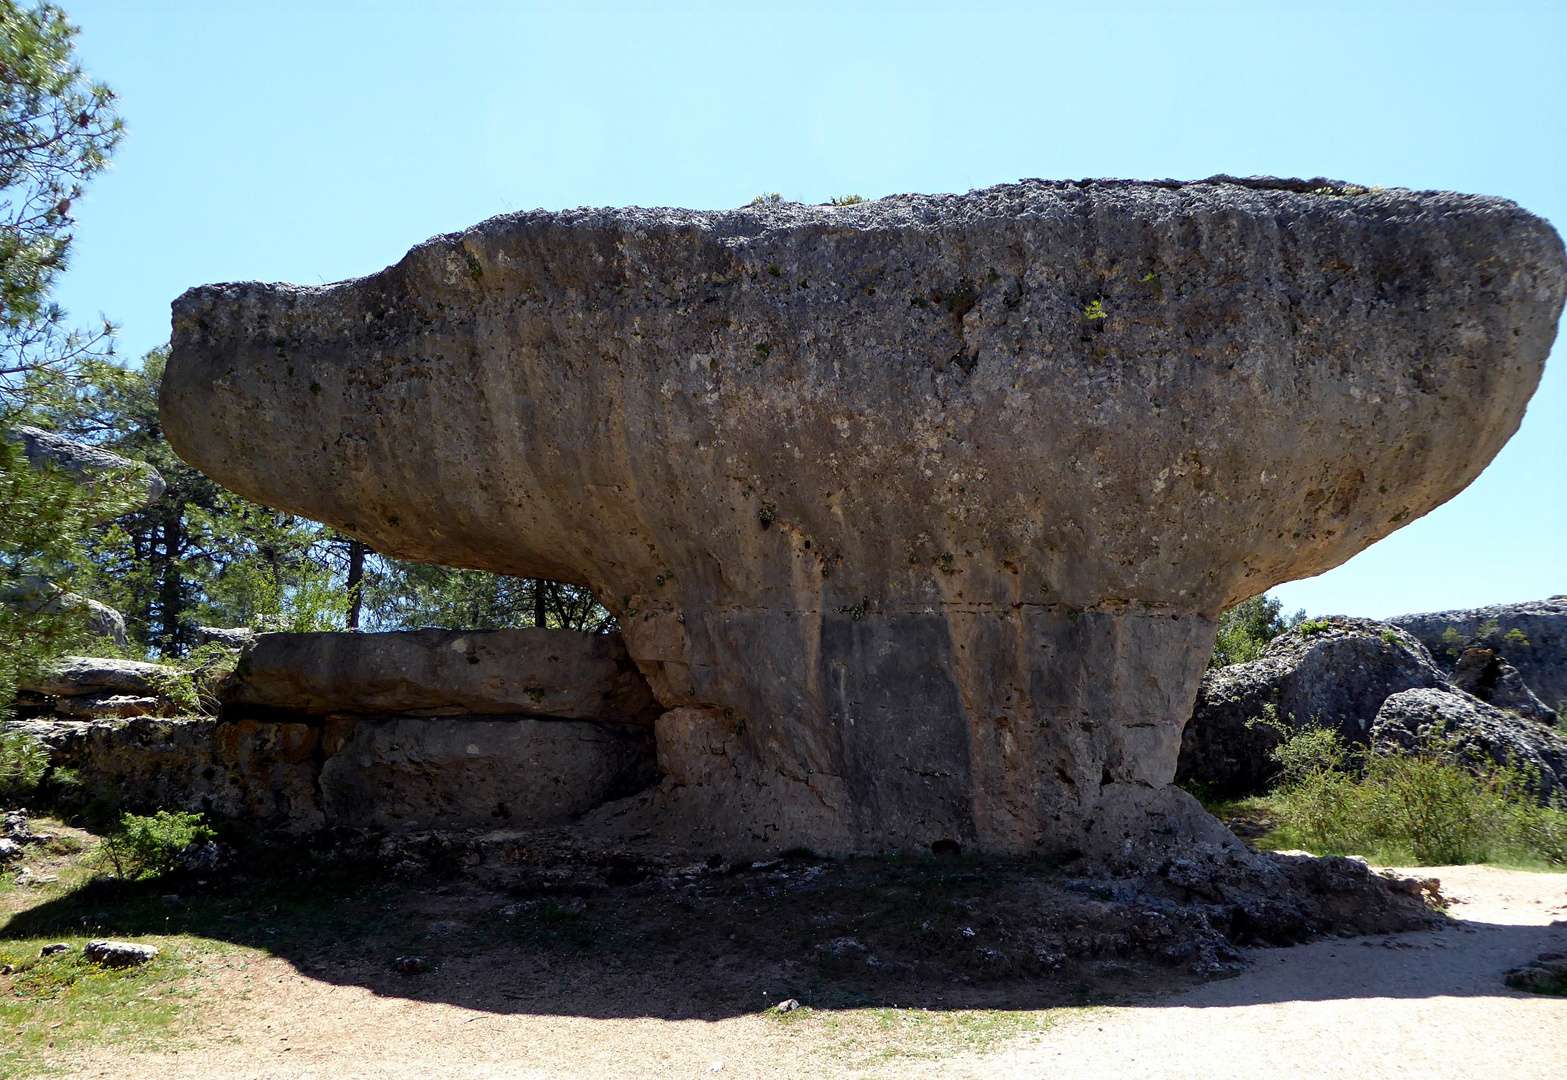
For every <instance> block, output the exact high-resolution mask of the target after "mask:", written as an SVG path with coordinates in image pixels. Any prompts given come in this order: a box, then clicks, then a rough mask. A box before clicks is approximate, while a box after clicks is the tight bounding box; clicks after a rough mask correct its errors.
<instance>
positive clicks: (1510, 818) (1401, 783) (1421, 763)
mask: <svg viewBox="0 0 1567 1080" xmlns="http://www.w3.org/2000/svg"><path fill="white" fill-rule="evenodd" d="M1273 756H1274V759H1275V760H1276V761H1278V762H1279V765H1280V767H1281V769H1282V776H1281V778H1280V781H1279V787H1278V789H1277V791H1276V793H1275V797H1274V802H1275V803H1276V805H1277V806H1278V809H1279V812H1280V818H1281V820H1280V824H1279V828H1278V829H1277V830H1276V831H1275V833H1274V834H1273V835H1272V836H1271V837H1270V840H1272V841H1274V842H1276V843H1283V844H1288V845H1291V846H1294V845H1298V846H1301V847H1305V848H1307V849H1308V850H1310V851H1313V852H1315V853H1317V854H1320V855H1347V854H1360V855H1364V856H1366V857H1368V858H1371V859H1374V860H1376V861H1379V862H1386V863H1395V864H1397V863H1414V864H1418V865H1423V866H1436V865H1448V864H1454V863H1472V862H1489V861H1496V860H1509V861H1520V860H1521V861H1537V862H1546V863H1551V864H1554V865H1567V809H1564V807H1563V806H1562V805H1561V804H1560V802H1559V801H1558V802H1557V803H1554V804H1551V805H1544V806H1542V805H1540V803H1539V801H1538V800H1537V799H1536V798H1535V796H1534V794H1533V791H1534V789H1535V786H1536V780H1537V778H1536V777H1532V776H1530V775H1529V774H1528V772H1527V771H1526V770H1523V769H1520V768H1516V767H1513V766H1499V765H1495V764H1476V763H1474V762H1472V761H1467V760H1465V759H1464V758H1463V756H1462V755H1461V754H1460V753H1459V750H1458V747H1457V746H1456V745H1455V744H1454V743H1452V742H1450V741H1447V740H1443V739H1439V738H1433V739H1428V740H1427V741H1426V742H1424V743H1422V744H1421V745H1420V746H1419V747H1418V748H1416V750H1414V751H1413V752H1408V753H1374V754H1358V753H1355V752H1353V751H1352V749H1351V748H1350V747H1349V746H1348V745H1346V744H1345V742H1344V741H1343V739H1342V738H1341V737H1340V736H1339V735H1338V733H1337V732H1335V731H1332V730H1330V729H1327V728H1324V727H1322V726H1320V725H1318V724H1311V725H1308V726H1307V727H1305V728H1302V729H1300V730H1299V731H1297V732H1295V733H1293V734H1291V735H1290V736H1289V737H1288V738H1286V739H1285V740H1284V741H1283V742H1282V743H1280V745H1279V746H1278V747H1277V748H1275V749H1274V751H1273Z"/></svg>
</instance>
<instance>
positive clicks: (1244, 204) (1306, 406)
mask: <svg viewBox="0 0 1567 1080" xmlns="http://www.w3.org/2000/svg"><path fill="white" fill-rule="evenodd" d="M1564 283H1567V271H1564V259H1563V250H1562V244H1561V241H1560V239H1559V237H1557V235H1556V234H1555V232H1554V231H1553V230H1552V229H1551V228H1550V226H1549V225H1547V224H1546V223H1544V222H1543V221H1540V220H1539V219H1537V218H1534V217H1532V216H1530V215H1529V214H1527V213H1525V212H1524V211H1522V210H1520V209H1519V208H1518V207H1516V206H1514V205H1513V204H1511V203H1508V202H1505V201H1503V200H1497V199H1485V198H1476V197H1470V196H1461V195H1454V194H1448V193H1414V192H1408V191H1385V192H1383V191H1373V192H1367V191H1365V190H1364V189H1358V188H1350V187H1346V186H1344V185H1337V184H1332V183H1329V182H1326V181H1307V182H1300V181H1273V180H1245V181H1235V180H1228V179H1223V178H1219V179H1216V180H1214V181H1209V182H1203V183H1196V184H1177V183H1173V182H1172V183H1163V184H1138V183H1122V182H1091V183H1081V184H1072V183H1045V182H1041V181H1029V182H1025V183H1022V184H1017V185H1009V186H1003V187H997V188H992V189H989V190H985V191H978V192H972V193H970V194H968V195H966V196H936V197H924V196H901V197H896V198H889V199H882V200H879V201H876V202H871V203H866V204H862V205H857V206H850V207H826V206H821V207H805V206H798V205H791V204H785V205H782V206H776V207H757V208H746V209H742V210H735V211H725V212H717V213H698V212H691V211H682V210H635V209H633V210H579V211H571V212H564V213H544V212H538V213H532V214H519V215H512V216H508V217H503V218H496V219H493V220H491V221H489V222H486V223H484V224H482V225H479V226H476V227H475V228H473V229H470V230H468V231H467V232H465V233H462V234H457V235H451V236H445V237H439V238H437V239H435V240H432V241H430V242H429V243H427V244H424V245H422V246H420V247H418V248H416V249H414V250H413V251H412V252H410V253H409V255H408V256H407V257H406V258H404V259H403V261H402V262H400V263H398V264H397V265H396V266H393V267H391V268H389V269H387V270H385V271H382V272H381V273H378V274H375V275H372V276H370V277H367V278H363V279H360V280H357V281H350V282H344V283H342V284H338V285H332V286H326V287H322V288H304V287H296V286H287V285H259V284H239V285H212V286H205V287H202V288H198V289H194V290H192V291H190V292H188V293H186V294H185V295H184V296H183V297H181V298H180V299H179V300H178V301H177V302H176V303H175V305H174V328H173V353H172V356H171V358H170V361H169V365H168V369H167V373H166V375H165V383H164V387H163V394H162V399H161V400H162V409H163V423H164V427H165V430H166V431H167V433H168V437H169V439H170V441H171V442H172V443H173V445H174V447H175V449H176V450H177V451H178V452H179V453H180V454H181V456H183V457H184V458H185V459H186V460H187V461H189V462H191V463H192V464H193V465H195V466H196V467H198V468H200V469H202V470H203V471H205V472H207V473H208V474H209V475H211V476H213V477H214V478H215V479H217V480H218V481H219V482H221V483H223V484H224V485H226V486H228V487H230V488H232V489H234V490H235V491H238V492H240V493H242V494H244V495H246V496H248V497H250V498H253V499H256V500H258V501H260V502H263V503H266V504H268V505H271V506H275V507H278V508H281V509H286V510H289V511H292V512H295V513H300V514H304V515H307V516H309V517H312V518H316V519H318V520H321V521H325V522H328V523H329V524H331V525H333V526H334V527H336V528H339V529H341V530H343V531H344V532H347V533H349V534H351V535H354V536H357V537H359V538H361V539H363V540H364V541H365V542H367V543H368V544H370V545H371V546H372V547H373V548H375V549H376V550H378V551H382V552H385V553H387V554H391V555H397V556H401V557H405V558H411V559H420V560H426V561H431V562H439V563H446V564H450V565H457V566H468V567H474V568H477V569H484V570H491V571H496V572H501V573H509V574H521V575H528V576H536V577H544V578H552V579H556V580H561V581H568V582H574V583H577V584H582V585H586V586H589V587H591V588H592V589H593V590H594V593H595V594H596V595H597V596H598V597H599V598H600V600H601V601H602V602H603V603H604V604H605V605H606V606H608V607H609V608H610V610H611V611H613V612H614V613H615V615H616V616H617V617H618V618H619V619H620V621H621V625H622V627H623V630H624V635H625V641H626V647H627V650H628V652H629V654H630V656H631V657H632V659H633V660H634V661H635V662H636V664H637V665H638V666H639V667H640V669H641V670H642V672H643V673H644V674H645V675H646V676H647V678H648V681H649V683H650V685H651V686H652V689H653V692H654V694H655V695H656V696H657V698H658V700H659V702H660V703H661V704H662V705H663V706H664V707H665V708H666V709H668V710H670V712H669V713H668V714H666V716H664V717H663V718H661V719H660V721H659V724H658V728H657V730H658V736H659V758H660V762H661V765H662V768H663V772H664V774H665V780H664V784H663V787H662V789H660V790H659V791H658V792H657V793H653V794H647V795H644V796H642V797H640V798H639V799H636V800H632V801H631V802H629V803H623V804H621V805H620V806H619V807H616V808H612V809H611V810H608V811H605V812H604V813H605V817H606V819H608V820H619V821H621V822H622V823H623V824H625V825H627V826H628V827H635V828H639V829H647V828H654V829H665V830H669V831H671V832H678V833H679V834H680V835H681V836H682V837H684V838H686V839H690V840H693V841H699V840H700V838H702V837H705V836H711V837H713V838H714V839H715V842H716V841H720V840H721V841H723V842H724V843H726V844H728V845H730V847H729V848H728V850H740V849H743V848H745V847H747V846H752V847H758V848H760V847H776V846H780V845H782V846H787V845H790V844H810V845H813V846H817V847H820V848H825V849H833V850H853V849H859V850H867V849H875V850H886V849H894V848H906V847H912V846H924V845H928V844H930V843H931V842H933V841H935V840H938V839H942V838H951V839H956V840H959V841H961V842H963V843H965V844H967V845H970V846H972V847H978V848H980V849H982V850H992V851H1008V852H1036V851H1066V850H1074V849H1076V850H1093V851H1100V852H1105V853H1115V854H1128V853H1131V852H1132V851H1133V849H1135V848H1137V847H1138V846H1139V845H1141V844H1144V843H1150V842H1161V841H1158V840H1157V838H1158V837H1164V838H1166V839H1168V838H1169V837H1175V836H1184V837H1187V838H1194V839H1200V838H1202V837H1204V836H1213V835H1217V834H1218V832H1219V828H1218V826H1217V824H1216V823H1213V822H1212V820H1211V819H1209V818H1207V817H1206V815H1203V814H1202V813H1201V812H1200V811H1199V810H1198V808H1197V807H1196V804H1195V803H1194V802H1193V801H1192V800H1190V799H1188V798H1187V797H1185V796H1184V795H1183V794H1182V793H1180V792H1179V791H1177V790H1176V789H1174V788H1172V787H1171V786H1170V780H1171V778H1172V776H1173V774H1174V769H1175V762H1176V755H1177V752H1178V748H1179V742H1180V738H1179V737H1180V729H1181V725H1182V723H1183V722H1184V720H1185V718H1186V717H1187V716H1188V715H1189V713H1190V708H1191V703H1192V699H1193V696H1194V694H1195V692H1196V687H1197V682H1198V678H1199V677H1200V675H1201V673H1202V670H1203V665H1204V662H1205V661H1206V659H1207V656H1208V653H1209V650H1210V648H1211V645H1212V638H1213V633H1214V619H1215V617H1216V615H1217V613H1218V612H1219V611H1220V610H1221V609H1222V608H1223V607H1224V606H1225V605H1226V604H1228V603H1231V602H1234V601H1237V600H1239V599H1242V598H1244V597H1247V596H1251V595H1254V594H1256V593H1259V592H1262V591H1263V590H1265V589H1267V588H1268V587H1269V586H1271V585H1274V584H1276V583H1278V582H1281V581H1285V580H1289V579H1291V578H1296V577H1301V576H1304V575H1309V574H1315V573H1319V572H1321V571H1323V570H1326V569H1328V568H1329V567H1331V566H1334V565H1336V564H1338V563H1340V562H1342V561H1344V560H1345V559H1347V558H1349V557H1350V556H1351V555H1353V554H1354V553H1355V552H1357V551H1359V550H1361V549H1362V548H1364V547H1365V546H1366V545H1368V544H1370V543H1372V542H1373V541H1375V540H1376V539H1378V538H1380V537H1382V536H1384V535H1386V534H1387V533H1389V532H1391V531H1393V530H1394V529H1396V528H1398V527H1399V526H1400V525H1402V524H1404V523H1406V522H1408V521H1410V520H1412V519H1414V518H1416V517H1418V516H1420V515H1421V514H1424V513H1426V512H1427V511H1429V510H1430V509H1431V508H1433V507H1435V506H1437V505H1438V504H1440V503H1441V502H1443V501H1445V500H1446V499H1448V498H1450V497H1451V496H1452V495H1454V494H1455V493H1456V492H1458V491H1459V490H1461V489H1462V488H1463V487H1464V486H1465V485H1466V484H1468V483H1469V481H1470V480H1472V479H1473V478H1474V477H1475V476H1476V475H1477V474H1478V473H1479V471H1480V470H1481V469H1482V468H1483V467H1484V466H1485V464H1486V463H1487V462H1488V461H1489V460H1490V459H1491V457H1492V456H1493V455H1494V454H1495V453H1496V451H1497V450H1498V449H1499V448H1500V447H1501V445H1502V444H1503V443H1504V442H1505V441H1506V440H1507V438H1508V437H1509V436H1510V435H1511V434H1512V432H1513V431H1514V430H1515V429H1516V427H1517V425H1518V422H1519V420H1520V418H1521V417H1522V415H1523V409H1524V406H1525V403H1526V402H1527V401H1528V399H1529V396H1530V394H1531V393H1532V392H1533V389H1534V387H1535V385H1536V383H1537V381H1538V379H1539V376H1540V372H1541V368H1542V365H1543V362H1544V357H1545V355H1546V354H1547V352H1548V351H1549V348H1550V344H1551V341H1552V339H1553V337H1554V335H1555V328H1556V321H1557V318H1558V316H1559V314H1560V311H1561V307H1562V299H1563V292H1564Z"/></svg>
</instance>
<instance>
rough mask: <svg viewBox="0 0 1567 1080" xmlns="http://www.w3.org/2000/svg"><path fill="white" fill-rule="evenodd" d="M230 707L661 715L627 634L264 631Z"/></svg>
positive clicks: (249, 651)
mask: <svg viewBox="0 0 1567 1080" xmlns="http://www.w3.org/2000/svg"><path fill="white" fill-rule="evenodd" d="M220 697H221V699H222V701H223V704H224V706H225V707H226V708H230V709H234V708H252V709H269V710H277V711H282V712H295V713H303V714H309V715H313V716H325V715H328V714H331V713H356V714H361V715H395V714H403V713H412V714H423V715H459V714H463V713H496V714H531V715H535V716H552V717H559V718H564V719H572V720H598V721H609V722H616V723H638V722H641V723H651V722H652V720H653V717H654V716H656V715H657V714H658V708H657V705H656V703H655V702H654V700H653V695H652V692H651V691H650V690H649V689H648V685H647V681H646V680H645V679H644V678H643V677H642V674H641V672H639V671H638V670H637V668H636V665H634V664H633V663H632V662H631V661H630V659H629V658H628V657H627V655H626V647H625V645H624V644H623V643H622V641H621V639H620V635H618V634H584V633H577V632H574V631H569V630H543V629H537V630H534V629H530V630H489V631H461V632H459V631H450V630H413V631H406V632H394V633H382V634H340V633H320V634H259V635H256V636H255V638H254V639H253V640H251V641H250V642H249V644H247V645H246V647H245V649H244V651H243V652H242V653H241V654H240V659H239V663H238V664H237V665H236V666H235V669H234V674H233V675H232V676H230V677H229V679H228V680H227V681H226V682H225V683H224V685H223V687H222V688H221V690H220Z"/></svg>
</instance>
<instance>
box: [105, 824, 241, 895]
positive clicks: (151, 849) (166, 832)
mask: <svg viewBox="0 0 1567 1080" xmlns="http://www.w3.org/2000/svg"><path fill="white" fill-rule="evenodd" d="M213 835H214V834H213V832H212V830H211V829H209V828H208V827H207V826H206V824H205V823H203V821H202V817H201V815H200V814H192V813H187V812H185V811H183V810H159V811H158V812H157V813H156V814H153V815H151V816H150V817H143V816H141V815H139V814H124V815H122V816H121V818H120V824H119V826H118V827H117V828H116V829H115V830H114V832H113V833H112V834H110V836H109V838H108V839H107V840H105V841H104V844H103V857H104V858H105V859H107V860H108V861H109V863H110V865H112V866H113V867H114V872H115V874H116V875H117V876H119V877H121V878H124V879H127V880H135V879H136V878H143V877H157V876H158V875H159V874H166V873H168V872H169V871H170V870H173V869H174V868H175V867H176V866H178V865H179V861H180V857H181V856H183V855H184V854H185V853H186V852H187V851H189V850H190V848H191V846H192V845H193V844H197V843H201V842H203V841H206V840H211V839H212V838H213Z"/></svg>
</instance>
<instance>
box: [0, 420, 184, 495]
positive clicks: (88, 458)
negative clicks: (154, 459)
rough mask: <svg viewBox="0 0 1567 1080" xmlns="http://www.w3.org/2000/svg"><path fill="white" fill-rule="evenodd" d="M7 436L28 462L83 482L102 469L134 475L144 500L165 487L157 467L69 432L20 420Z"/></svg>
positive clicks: (36, 467)
mask: <svg viewBox="0 0 1567 1080" xmlns="http://www.w3.org/2000/svg"><path fill="white" fill-rule="evenodd" d="M6 438H8V439H10V440H11V441H12V442H14V443H17V444H19V445H20V446H21V448H22V453H23V454H24V455H26V457H27V460H28V463H29V464H31V465H32V466H33V467H34V468H35V469H41V468H44V467H45V466H51V465H52V466H54V467H55V468H59V469H63V470H64V471H66V472H68V473H70V474H71V475H72V476H74V477H76V479H78V480H81V481H83V482H90V481H92V480H93V479H95V478H96V477H99V476H102V475H103V474H105V473H124V474H129V475H132V476H135V477H137V478H139V480H140V482H141V486H142V494H141V499H142V503H143V504H146V503H154V502H157V501H158V500H159V499H161V498H162V497H163V493H164V491H166V490H167V489H168V485H167V484H165V483H164V481H163V477H162V475H160V474H159V472H158V470H157V469H154V468H153V467H152V466H151V465H148V464H147V463H146V462H144V461H134V460H132V459H130V458H128V457H122V456H120V455H119V454H116V453H114V452H112V451H109V450H105V449H103V447H101V446H94V445H93V444H92V443H89V442H83V441H82V440H81V439H73V438H71V437H70V436H69V435H57V434H55V433H54V432H52V431H44V430H43V429H42V428H35V427H29V426H27V425H25V424H19V425H17V426H16V427H14V428H12V429H11V430H10V431H9V432H7V433H6Z"/></svg>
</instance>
